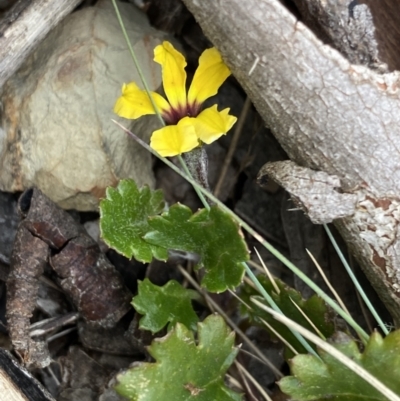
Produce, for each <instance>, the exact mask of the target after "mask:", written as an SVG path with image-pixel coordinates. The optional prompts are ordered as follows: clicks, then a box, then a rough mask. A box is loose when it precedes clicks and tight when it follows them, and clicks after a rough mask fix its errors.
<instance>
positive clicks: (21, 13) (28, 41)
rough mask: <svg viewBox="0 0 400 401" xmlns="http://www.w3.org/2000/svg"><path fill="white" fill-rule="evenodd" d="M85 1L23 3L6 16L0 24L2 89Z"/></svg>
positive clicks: (0, 76)
mask: <svg viewBox="0 0 400 401" xmlns="http://www.w3.org/2000/svg"><path fill="white" fill-rule="evenodd" d="M81 1H82V0H57V1H54V0H33V1H24V2H21V1H19V2H17V3H16V4H15V5H14V7H12V8H11V9H10V10H9V11H8V12H7V13H6V15H5V16H4V19H3V20H2V21H1V23H0V88H1V87H2V86H3V84H4V83H5V82H6V81H7V79H8V78H10V77H11V75H13V74H14V72H15V71H17V70H18V68H19V67H20V66H21V64H22V63H23V62H24V61H25V59H26V58H27V57H28V56H29V55H30V54H31V53H32V51H33V50H34V49H35V47H36V46H37V45H38V44H39V43H40V42H41V41H42V39H44V37H45V36H46V35H47V34H48V33H49V31H50V30H51V29H53V28H54V27H55V26H56V25H57V24H58V23H59V22H60V21H61V20H62V19H63V18H64V17H65V16H66V15H68V14H69V13H70V12H71V11H72V10H73V9H74V8H75V7H76V6H77V5H78V4H79V3H80V2H81ZM39 17H40V18H39Z"/></svg>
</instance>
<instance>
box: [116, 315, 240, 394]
mask: <svg viewBox="0 0 400 401" xmlns="http://www.w3.org/2000/svg"><path fill="white" fill-rule="evenodd" d="M198 338H199V340H198V345H196V343H195V340H194V337H193V333H192V332H191V331H189V330H188V329H187V328H186V327H185V326H184V325H182V324H179V323H178V324H177V325H176V326H175V328H174V329H173V330H172V331H170V332H169V333H168V335H167V336H165V337H163V338H161V339H156V340H154V341H153V343H152V344H151V345H150V347H149V348H148V350H149V353H150V355H151V356H152V357H153V358H154V359H155V360H156V362H155V363H141V364H140V365H138V366H135V367H133V368H131V369H129V370H127V371H126V372H125V373H123V374H120V375H118V376H117V381H118V384H117V386H116V390H117V391H118V393H120V394H121V395H122V396H124V397H126V398H128V399H130V400H135V401H170V400H181V401H184V400H188V401H189V400H197V401H210V400H213V401H240V400H241V399H242V398H241V396H240V395H239V394H238V393H235V392H234V391H232V390H231V389H229V388H228V387H226V385H225V384H224V375H225V373H226V371H227V370H228V368H229V366H230V365H231V364H232V362H233V360H234V359H235V357H236V354H237V349H235V348H234V333H233V332H231V331H230V330H229V328H228V327H227V326H226V324H225V322H224V320H223V318H222V317H220V316H217V315H211V316H209V317H207V319H205V320H204V322H203V323H199V324H198Z"/></svg>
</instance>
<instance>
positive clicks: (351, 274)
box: [324, 224, 389, 335]
mask: <svg viewBox="0 0 400 401" xmlns="http://www.w3.org/2000/svg"><path fill="white" fill-rule="evenodd" d="M324 228H325V231H326V233H327V234H328V237H329V239H330V241H331V243H332V245H333V247H334V248H335V251H336V253H337V254H338V255H339V258H340V260H341V261H342V263H343V266H344V268H345V269H346V271H347V274H348V275H349V277H350V279H351V281H352V282H353V284H354V286H355V287H356V289H357V291H358V293H359V294H360V296H361V298H362V299H363V301H364V302H365V305H367V308H368V309H369V311H370V312H371V314H372V316H373V317H374V318H375V320H376V322H377V323H378V324H379V326H380V328H381V330H382V331H383V333H384V334H385V335H388V334H389V330H388V329H387V327H386V325H385V323H383V321H382V319H381V317H380V316H379V314H378V312H377V311H376V309H375V308H374V306H373V305H372V304H371V302H370V300H369V299H368V296H367V294H366V293H365V292H364V290H363V288H362V286H361V285H360V283H359V281H358V280H357V277H356V276H355V275H354V272H353V270H352V269H351V267H350V266H349V264H348V263H347V260H346V258H345V257H344V255H343V253H342V251H341V250H340V248H339V245H338V244H337V242H336V240H335V238H334V237H333V235H332V232H331V230H330V229H329V227H328V226H327V225H326V224H324Z"/></svg>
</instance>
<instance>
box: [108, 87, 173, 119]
mask: <svg viewBox="0 0 400 401" xmlns="http://www.w3.org/2000/svg"><path fill="white" fill-rule="evenodd" d="M150 93H151V96H152V97H153V100H154V102H155V104H156V106H157V107H158V108H159V110H160V113H161V114H162V113H163V112H168V110H169V108H170V106H169V104H168V102H167V101H166V100H165V99H164V98H163V97H162V96H161V95H159V94H158V93H155V92H150ZM114 113H116V114H118V115H119V116H120V117H124V118H129V119H131V120H134V119H136V118H139V117H141V116H144V115H146V114H155V111H154V108H153V105H152V104H151V101H150V98H149V96H148V94H147V92H146V91H144V90H141V89H140V88H139V87H138V86H137V85H136V84H135V83H134V82H131V83H129V84H127V85H126V84H124V85H123V86H122V96H121V97H119V98H118V99H117V101H116V103H115V106H114Z"/></svg>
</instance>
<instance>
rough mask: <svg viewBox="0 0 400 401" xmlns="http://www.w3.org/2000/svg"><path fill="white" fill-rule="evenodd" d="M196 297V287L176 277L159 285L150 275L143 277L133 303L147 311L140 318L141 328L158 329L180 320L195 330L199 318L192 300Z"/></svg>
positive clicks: (139, 308) (141, 311)
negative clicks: (188, 286) (189, 288)
mask: <svg viewBox="0 0 400 401" xmlns="http://www.w3.org/2000/svg"><path fill="white" fill-rule="evenodd" d="M195 297H196V292H195V291H193V290H188V289H186V288H183V287H182V286H181V285H180V284H179V283H178V282H177V281H175V280H171V281H169V282H168V283H167V284H165V285H164V286H163V287H159V286H157V285H155V284H152V283H151V282H150V280H149V279H147V278H146V279H144V280H143V281H139V283H138V295H137V296H136V297H134V298H133V300H132V305H133V307H134V308H135V309H136V310H137V311H138V312H139V313H140V314H142V315H144V316H143V317H142V318H141V319H140V322H139V324H140V328H141V329H144V330H150V331H151V332H153V333H157V332H158V331H160V330H161V329H162V328H163V327H164V326H165V325H166V324H167V323H169V327H171V326H173V325H175V324H176V323H178V322H179V323H182V324H184V325H185V326H186V327H187V328H189V329H191V330H195V329H196V323H197V321H198V318H197V315H196V313H195V312H194V310H193V308H192V304H191V299H193V298H195Z"/></svg>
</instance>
